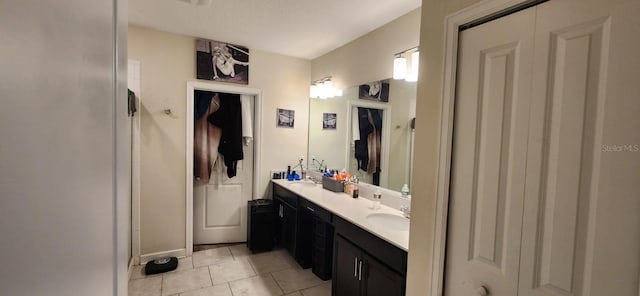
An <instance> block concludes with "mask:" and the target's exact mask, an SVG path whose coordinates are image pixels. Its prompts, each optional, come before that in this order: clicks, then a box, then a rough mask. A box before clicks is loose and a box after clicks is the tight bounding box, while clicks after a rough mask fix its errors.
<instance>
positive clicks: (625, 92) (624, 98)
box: [445, 0, 640, 296]
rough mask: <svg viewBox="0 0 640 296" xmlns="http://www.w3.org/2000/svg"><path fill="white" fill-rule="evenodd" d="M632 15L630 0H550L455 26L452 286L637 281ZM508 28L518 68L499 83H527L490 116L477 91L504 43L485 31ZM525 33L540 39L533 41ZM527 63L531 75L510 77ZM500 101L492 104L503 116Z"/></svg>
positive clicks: (638, 156) (464, 290)
mask: <svg viewBox="0 0 640 296" xmlns="http://www.w3.org/2000/svg"><path fill="white" fill-rule="evenodd" d="M529 14H533V16H534V19H533V20H532V19H530V18H527V17H525V15H529ZM639 16H640V1H637V0H621V1H605V0H586V1H585V0H553V1H549V2H546V3H543V4H541V5H539V6H536V7H534V8H530V9H528V10H526V11H525V12H524V13H523V12H519V13H517V14H514V15H510V16H507V17H504V18H501V19H499V20H496V21H493V22H490V23H487V24H485V25H482V26H480V27H477V28H473V29H470V30H468V31H464V32H462V33H461V35H460V38H461V40H460V48H459V67H458V82H457V83H458V84H457V89H456V91H457V94H456V110H455V127H454V128H455V130H454V144H453V148H454V149H453V163H452V175H451V178H452V179H451V197H450V198H451V201H450V214H449V215H450V218H449V228H448V238H447V239H448V242H447V244H448V245H447V258H446V259H447V263H446V282H445V293H446V294H447V295H474V294H473V293H476V294H477V295H482V294H483V293H484V292H487V293H486V294H487V295H526V296H542V295H545V296H546V295H549V296H551V295H553V296H555V295H616V296H617V295H622V296H625V295H629V296H631V295H634V296H635V295H637V294H638V293H639V292H638V290H639V287H638V286H639V284H638V275H639V274H640V231H638V229H640V214H638V213H640V182H639V180H640V133H639V132H638V129H639V128H640V116H638V115H639V114H640V99H639V98H640V83H638V82H637V77H640V58H639V57H638V53H639V52H640V38H638V36H639V35H638V34H639V32H640V20H639V19H638V17H639ZM516 17H517V18H521V19H522V20H523V23H521V24H517V23H513V22H512V19H514V18H516ZM525 18H527V20H526V21H525ZM529 23H530V24H531V25H529ZM496 26H497V28H496ZM529 27H533V28H535V30H530V29H525V28H529ZM505 31H507V32H505ZM527 31H528V33H527ZM476 32H478V33H476ZM510 32H518V33H517V34H518V35H520V36H521V39H520V41H518V42H517V43H514V44H517V45H516V46H515V48H516V50H515V56H516V57H519V58H516V61H517V62H516V66H515V69H519V70H516V71H515V75H514V76H513V77H514V78H513V79H512V80H511V81H516V83H514V84H513V86H510V84H509V83H503V84H504V85H506V86H507V87H505V88H504V89H505V90H509V89H516V90H522V91H525V89H528V91H529V94H530V95H526V94H521V95H520V96H518V95H514V96H513V97H512V99H510V102H511V106H512V107H511V110H513V112H512V116H515V117H516V118H515V119H512V120H511V122H506V121H503V122H502V123H503V125H502V126H501V128H502V129H500V127H499V126H497V125H491V124H490V122H492V121H496V120H497V119H491V118H487V117H486V114H487V111H486V110H487V103H486V98H487V96H485V94H486V93H487V89H489V90H490V89H493V88H494V85H493V84H491V83H487V77H489V76H490V74H491V75H494V74H495V73H496V72H490V71H487V68H489V69H492V67H487V66H486V64H489V62H486V56H487V55H488V53H491V52H493V51H494V49H495V48H499V46H500V45H496V46H498V47H496V46H491V45H489V46H486V45H485V44H486V42H490V41H492V40H496V39H498V38H503V37H504V36H507V35H508V34H510ZM476 34H477V36H475V35H476ZM474 36H475V38H474ZM531 38H532V39H533V45H534V48H535V50H533V52H529V53H527V52H526V51H524V50H522V49H524V48H525V47H524V44H526V43H525V42H528V41H526V40H530V39H531ZM502 47H503V48H504V47H506V45H504V46H502ZM528 54H529V55H531V56H527V55H528ZM469 55H470V56H471V57H469ZM527 61H533V63H532V68H531V67H530V66H527ZM507 64H508V62H507ZM522 65H525V66H524V67H522ZM506 69H509V67H506ZM527 69H529V71H530V72H529V74H527V72H526V71H527ZM474 73H479V74H474ZM497 73H499V72H497ZM503 76H505V75H502V76H498V77H503ZM526 76H528V79H530V82H524V81H521V82H520V83H517V82H518V81H520V80H519V79H520V78H524V77H526ZM506 77H509V76H508V75H507V76H506ZM492 79H493V78H492ZM492 79H490V80H492ZM507 81H509V79H507ZM497 87H498V88H502V84H499V85H497ZM507 93H508V92H507ZM514 93H515V94H520V92H519V91H514ZM489 97H490V98H491V100H492V101H494V102H495V101H496V99H495V98H496V97H499V96H489ZM503 97H506V96H503ZM502 100H503V101H505V102H506V101H507V100H505V99H502ZM498 101H500V100H498ZM501 104H503V106H502V107H493V109H492V110H493V111H492V112H494V113H490V114H493V115H494V116H495V117H498V118H499V117H501V116H502V118H505V117H504V115H501V114H500V112H501V111H500V110H502V109H500V108H504V106H507V105H506V103H501ZM520 104H522V107H523V108H525V110H526V112H525V113H528V114H524V115H522V117H520V115H518V114H522V113H519V111H518V110H519V109H518V105H520ZM505 114H506V113H505ZM503 120H504V119H503ZM509 124H510V126H507V125H509ZM524 126H528V127H526V128H525V127H524ZM515 130H517V131H520V132H518V133H516V134H514V133H505V131H515ZM492 134H495V135H496V136H493V137H488V136H486V135H492ZM506 135H510V136H511V137H512V139H511V138H505V137H506ZM521 135H524V136H525V137H526V138H527V140H526V141H525V142H522V141H520V140H519V139H520V136H521ZM485 137H486V138H487V139H489V141H485V140H484V139H485ZM485 142H487V143H490V144H484V143H485ZM490 145H493V146H490ZM505 145H508V146H506V147H509V150H505V149H504V147H505ZM519 145H522V147H519ZM487 147H488V148H489V149H488V150H487ZM499 149H502V150H499ZM496 150H497V151H498V152H496ZM486 151H489V153H487V152H486ZM505 159H506V160H509V161H508V162H507V164H505ZM521 165H524V170H525V173H524V175H523V174H522V170H520V168H522V167H521ZM495 167H499V168H495ZM492 168H493V169H492ZM507 168H512V169H507ZM516 168H517V169H516ZM501 174H506V175H504V176H502V175H501ZM492 176H493V179H492ZM498 176H499V177H500V178H498ZM488 181H489V182H488ZM521 181H524V183H522V182H521ZM487 184H489V185H491V186H492V187H487ZM522 184H524V191H522V187H521V185H522ZM486 188H494V189H493V191H488V190H486ZM503 192H507V194H506V196H504V197H503ZM501 211H504V213H502V212H501ZM495 213H497V215H496V214H495ZM516 215H520V218H519V219H518V218H517V217H516ZM494 216H495V217H497V218H494ZM502 217H504V218H502ZM509 217H511V218H513V219H512V220H509V219H508V218H509ZM499 222H502V223H499ZM494 226H495V227H494ZM518 228H521V231H520V232H519V233H518V234H516V233H512V232H510V230H513V231H516V229H518ZM498 234H499V235H498ZM505 234H509V235H505ZM478 236H480V237H481V238H480V239H478ZM516 237H521V242H520V244H518V243H516V242H515V241H514V240H515V239H516ZM496 242H499V243H496ZM500 244H501V245H500ZM497 246H499V247H497ZM505 250H506V251H505ZM496 254H497V255H496ZM491 256H493V257H491ZM514 256H515V257H520V259H519V262H517V261H516V262H513V261H510V259H512V258H513V257H514ZM496 258H502V260H503V261H497V260H498V259H496ZM479 262H483V263H485V264H480V263H479ZM489 263H491V264H494V265H495V266H496V267H495V268H493V269H492V268H490V267H489V266H490V265H491V264H489ZM518 264H519V267H516V268H515V269H513V268H512V269H509V267H513V266H518ZM476 266H481V267H482V268H476ZM498 267H500V269H499V268H498ZM514 274H515V276H513V275H514ZM496 278H497V279H498V280H496ZM480 286H484V287H486V291H485V290H483V289H479V288H478V287H480ZM514 287H515V288H514Z"/></svg>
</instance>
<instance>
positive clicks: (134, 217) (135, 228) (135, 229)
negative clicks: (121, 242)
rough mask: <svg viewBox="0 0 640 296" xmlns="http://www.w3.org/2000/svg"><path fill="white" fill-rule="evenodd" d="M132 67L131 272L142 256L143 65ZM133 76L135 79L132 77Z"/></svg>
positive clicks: (130, 74)
mask: <svg viewBox="0 0 640 296" xmlns="http://www.w3.org/2000/svg"><path fill="white" fill-rule="evenodd" d="M129 65H131V66H133V67H134V68H135V69H136V72H135V73H131V72H129V73H128V79H127V84H128V83H129V79H133V80H135V81H132V82H134V85H128V87H129V88H130V89H132V91H134V92H135V94H136V110H138V111H137V112H136V113H135V114H134V116H133V117H132V119H131V123H132V130H131V257H132V260H131V262H130V266H131V267H130V268H129V269H130V272H129V273H131V271H132V270H133V265H140V264H141V258H140V257H141V254H140V127H141V125H140V110H141V108H140V106H142V102H141V96H140V94H141V81H142V80H141V77H140V75H141V73H142V65H141V63H140V61H139V60H133V59H128V60H127V67H128V66H129ZM132 75H133V77H132Z"/></svg>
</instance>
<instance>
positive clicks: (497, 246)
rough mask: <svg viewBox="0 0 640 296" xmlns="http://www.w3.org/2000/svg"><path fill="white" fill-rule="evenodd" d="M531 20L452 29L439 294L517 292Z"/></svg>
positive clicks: (529, 16) (518, 17) (528, 13)
mask: <svg viewBox="0 0 640 296" xmlns="http://www.w3.org/2000/svg"><path fill="white" fill-rule="evenodd" d="M534 23H535V8H534V9H529V10H525V11H521V12H518V13H515V14H512V15H509V16H506V17H503V18H500V19H498V20H495V21H492V22H489V23H486V24H484V25H482V26H478V27H475V28H472V29H469V30H466V31H463V32H461V33H460V39H459V41H460V47H459V48H460V49H459V60H458V70H457V73H458V77H457V89H456V102H455V106H456V109H455V121H454V142H453V163H452V170H451V191H450V194H451V195H450V201H449V224H448V234H447V252H446V256H447V257H446V266H445V273H446V274H445V289H444V290H445V294H446V295H484V294H486V293H489V294H490V295H505V296H507V295H508V296H512V295H517V291H518V272H519V260H520V242H521V230H522V229H521V226H522V210H523V198H524V186H525V165H526V163H525V161H526V155H527V131H528V128H529V126H528V124H529V117H528V115H529V103H530V93H531V72H532V58H533V36H534V33H533V30H534Z"/></svg>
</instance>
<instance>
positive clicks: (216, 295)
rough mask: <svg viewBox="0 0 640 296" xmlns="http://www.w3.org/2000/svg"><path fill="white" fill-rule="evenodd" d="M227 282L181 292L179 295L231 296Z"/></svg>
mask: <svg viewBox="0 0 640 296" xmlns="http://www.w3.org/2000/svg"><path fill="white" fill-rule="evenodd" d="M232 295H233V294H231V288H229V284H228V283H224V284H220V285H215V286H213V287H207V288H204V289H199V290H194V291H190V292H186V293H181V294H180V296H232Z"/></svg>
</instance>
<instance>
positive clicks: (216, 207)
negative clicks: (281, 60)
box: [186, 82, 261, 256]
mask: <svg viewBox="0 0 640 296" xmlns="http://www.w3.org/2000/svg"><path fill="white" fill-rule="evenodd" d="M187 92H188V93H187V110H189V111H188V112H187V145H186V146H187V150H186V161H187V173H186V175H187V180H186V181H187V182H186V184H187V188H186V190H187V215H186V217H187V221H186V225H187V242H186V246H187V254H186V255H187V256H190V255H191V254H192V253H193V245H194V243H196V244H218V243H233V242H243V241H246V219H247V201H248V200H251V199H253V198H254V193H253V192H254V189H255V188H257V185H256V184H257V181H258V178H259V177H258V175H259V171H260V168H259V158H260V135H261V129H260V124H259V122H260V114H261V91H260V90H257V89H252V88H246V87H239V86H230V85H218V84H212V83H204V82H188V83H187ZM197 92H209V93H216V94H217V93H220V94H233V95H238V96H245V98H248V99H249V101H250V102H251V106H252V108H251V109H253V114H254V116H253V118H252V119H253V125H252V127H253V139H252V140H251V141H250V142H249V144H248V145H244V144H243V152H244V155H245V156H246V157H245V158H244V159H243V160H239V161H238V162H237V167H236V173H237V175H236V176H234V177H231V175H229V174H227V171H226V166H224V165H221V164H222V163H221V161H220V160H218V161H217V162H216V164H215V165H214V166H213V168H212V170H211V176H210V177H209V178H208V180H207V181H206V182H202V180H196V178H195V176H194V165H195V164H194V131H195V121H196V120H195V115H194V110H195V103H196V96H195V95H194V94H196V93H197ZM218 162H220V163H218Z"/></svg>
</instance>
